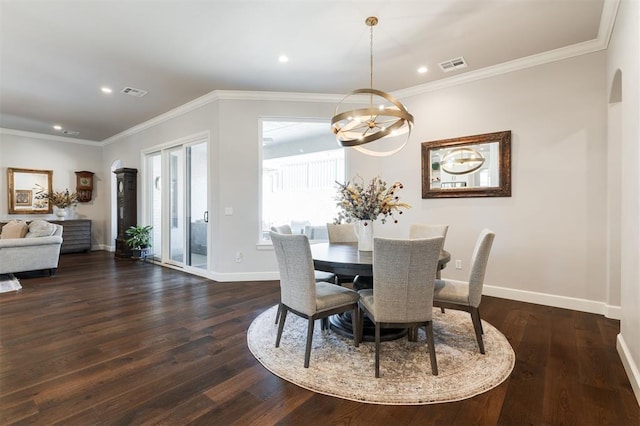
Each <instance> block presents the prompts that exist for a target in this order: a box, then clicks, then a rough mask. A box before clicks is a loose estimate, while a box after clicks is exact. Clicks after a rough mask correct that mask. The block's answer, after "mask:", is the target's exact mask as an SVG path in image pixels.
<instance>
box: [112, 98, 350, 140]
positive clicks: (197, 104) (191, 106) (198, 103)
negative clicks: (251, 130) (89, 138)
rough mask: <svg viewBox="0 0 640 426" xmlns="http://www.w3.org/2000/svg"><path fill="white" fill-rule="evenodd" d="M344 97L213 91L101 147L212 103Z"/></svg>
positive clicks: (314, 99)
mask: <svg viewBox="0 0 640 426" xmlns="http://www.w3.org/2000/svg"><path fill="white" fill-rule="evenodd" d="M342 97H344V95H332V94H325V93H299V92H253V91H246V90H214V91H212V92H209V93H207V94H206V95H203V96H201V97H199V98H196V99H194V100H192V101H190V102H187V103H186V104H183V105H180V106H179V107H177V108H174V109H172V110H170V111H167V112H165V113H162V114H160V115H158V116H156V117H154V118H151V119H149V120H147V121H145V122H144V123H140V124H138V125H136V126H134V127H131V128H129V129H127V130H125V131H124V132H120V133H118V134H116V135H113V136H111V137H109V138H107V139H104V140H103V141H102V145H109V144H111V143H114V142H117V141H118V140H120V139H122V138H124V137H127V136H131V135H134V134H136V133H139V132H141V131H143V130H145V129H148V128H150V127H153V126H156V125H158V124H160V123H163V122H165V121H167V120H171V119H172V118H176V117H179V116H181V115H184V114H187V113H188V112H191V111H193V110H196V109H198V108H201V107H203V106H205V105H207V104H210V103H212V102H216V101H219V100H242V101H271V102H273V101H276V102H277V101H281V102H334V103H335V102H338V101H340V99H342Z"/></svg>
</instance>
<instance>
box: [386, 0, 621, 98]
mask: <svg viewBox="0 0 640 426" xmlns="http://www.w3.org/2000/svg"><path fill="white" fill-rule="evenodd" d="M619 4H620V0H605V2H604V5H603V6H602V15H601V17H600V27H599V29H598V36H597V38H595V39H593V40H589V41H585V42H582V43H576V44H573V45H571V46H565V47H561V48H558V49H554V50H549V51H547V52H543V53H540V54H537V55H531V56H527V57H525V58H520V59H515V60H513V61H509V62H503V63H502V64H497V65H493V66H490V67H486V68H482V69H479V70H477V71H470V72H466V73H464V74H460V75H457V76H453V77H449V78H444V79H441V80H437V81H433V82H431V83H425V84H421V85H418V86H413V87H409V88H407V89H401V90H397V91H394V92H392V94H393V96H395V97H397V98H399V99H403V98H407V97H410V96H416V95H420V94H422V93H426V92H432V91H434V90H440V89H445V88H448V87H453V86H458V85H460V84H465V83H470V82H472V81H477V80H482V79H485V78H489V77H495V76H498V75H501V74H507V73H510V72H513V71H519V70H523V69H526V68H531V67H535V66H538V65H543V64H548V63H551V62H556V61H560V60H563V59H569V58H573V57H575V56H580V55H586V54H588V53H593V52H598V51H600V50H604V49H606V48H607V47H608V46H609V40H610V39H611V33H612V32H613V25H614V24H615V20H616V14H617V12H618V6H619Z"/></svg>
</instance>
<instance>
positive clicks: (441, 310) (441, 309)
mask: <svg viewBox="0 0 640 426" xmlns="http://www.w3.org/2000/svg"><path fill="white" fill-rule="evenodd" d="M440 312H442V313H443V314H444V308H443V307H442V306H440Z"/></svg>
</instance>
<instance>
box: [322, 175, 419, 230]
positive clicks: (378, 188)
mask: <svg viewBox="0 0 640 426" xmlns="http://www.w3.org/2000/svg"><path fill="white" fill-rule="evenodd" d="M357 178H359V180H360V182H349V181H347V183H344V184H342V183H340V182H336V183H337V184H338V195H337V196H336V201H337V206H338V207H339V208H340V209H341V211H340V212H339V213H338V216H337V217H336V219H335V223H341V222H342V221H345V222H351V221H352V220H376V219H377V218H378V217H379V216H382V218H381V220H380V221H381V222H382V223H386V221H387V217H389V216H391V218H392V219H393V222H394V223H398V221H397V219H396V218H395V216H394V213H395V212H398V214H402V210H400V209H403V208H411V206H410V205H409V204H406V203H401V202H400V197H399V196H398V195H396V193H397V191H399V190H400V189H402V188H404V186H403V185H402V183H400V182H394V183H393V185H391V186H390V187H387V183H386V182H385V181H384V180H382V179H381V178H380V177H374V178H373V179H371V182H369V184H368V185H366V186H365V183H364V180H363V179H362V178H361V177H360V176H357ZM353 180H354V181H355V180H356V178H354V179H353Z"/></svg>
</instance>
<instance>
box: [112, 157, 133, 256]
mask: <svg viewBox="0 0 640 426" xmlns="http://www.w3.org/2000/svg"><path fill="white" fill-rule="evenodd" d="M113 173H115V174H116V193H117V197H116V198H117V203H116V209H117V210H116V212H117V216H118V222H117V225H118V236H117V237H116V253H115V255H116V257H131V248H130V247H129V246H128V245H127V243H126V240H127V235H126V234H125V233H124V232H125V231H126V230H127V229H129V227H130V226H135V225H136V223H137V221H138V210H137V197H136V193H137V175H138V170H137V169H127V168H122V169H118V170H115V171H114V172H113Z"/></svg>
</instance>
